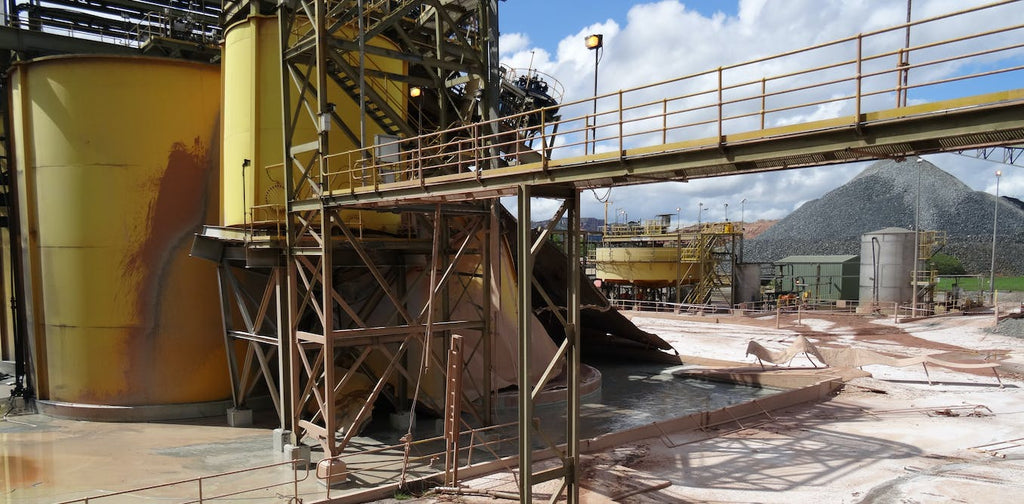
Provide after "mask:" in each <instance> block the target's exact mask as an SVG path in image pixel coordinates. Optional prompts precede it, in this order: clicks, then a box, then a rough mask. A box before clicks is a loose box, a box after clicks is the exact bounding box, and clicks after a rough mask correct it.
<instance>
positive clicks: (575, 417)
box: [565, 191, 582, 504]
mask: <svg viewBox="0 0 1024 504" xmlns="http://www.w3.org/2000/svg"><path fill="white" fill-rule="evenodd" d="M566 207H568V209H569V212H568V219H567V220H568V225H567V226H566V227H567V230H566V237H565V255H566V256H567V264H566V271H567V278H566V297H565V299H566V306H565V311H566V313H565V320H566V325H565V341H566V343H567V348H566V356H565V360H566V375H567V376H568V378H569V379H568V382H569V383H568V387H567V389H566V396H567V397H566V402H567V407H566V412H565V420H566V433H565V441H566V458H565V460H566V464H565V485H566V498H567V500H568V504H577V503H578V502H579V500H580V487H579V462H580V383H581V378H580V376H581V371H582V368H581V366H580V350H581V346H580V273H581V272H580V193H579V191H573V194H572V196H571V197H570V198H567V201H566Z"/></svg>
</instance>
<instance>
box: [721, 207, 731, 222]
mask: <svg viewBox="0 0 1024 504" xmlns="http://www.w3.org/2000/svg"><path fill="white" fill-rule="evenodd" d="M722 206H724V207H725V222H729V204H728V203H722Z"/></svg>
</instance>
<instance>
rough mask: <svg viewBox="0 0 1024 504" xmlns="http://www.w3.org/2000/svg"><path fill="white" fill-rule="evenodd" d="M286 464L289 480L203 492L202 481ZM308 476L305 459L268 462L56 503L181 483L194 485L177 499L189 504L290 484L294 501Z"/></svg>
mask: <svg viewBox="0 0 1024 504" xmlns="http://www.w3.org/2000/svg"><path fill="white" fill-rule="evenodd" d="M286 466H290V467H291V469H292V479H291V480H289V481H282V482H276V483H270V484H265V485H262V486H258V487H249V486H247V487H245V488H244V489H240V490H235V491H231V492H227V493H219V494H215V495H210V494H209V490H208V488H209V487H207V489H206V492H205V493H204V488H203V483H204V482H209V481H210V480H214V479H218V478H224V477H227V476H236V475H245V474H251V473H254V472H256V471H262V470H268V469H275V468H280V467H286ZM300 468H301V469H300ZM300 473H302V478H299V474H300ZM308 477H309V466H308V464H307V463H306V461H304V460H289V461H287V462H279V463H276V464H268V465H263V466H257V467H247V468H245V469H238V470H234V471H227V472H222V473H217V474H210V475H206V476H199V477H196V478H188V479H183V480H178V481H172V482H170V483H161V484H157V485H150V486H145V487H139V488H132V489H130V490H122V491H119V492H111V493H105V494H100V495H93V496H89V497H81V498H78V499H72V500H67V501H62V502H60V503H58V504H77V503H82V504H89V503H90V502H102V501H103V500H104V499H109V498H113V497H123V496H126V495H131V494H137V493H140V492H145V491H149V490H157V489H161V488H170V487H176V486H181V485H190V486H191V485H192V484H194V485H195V486H194V492H195V493H192V494H190V495H191V497H187V498H185V499H188V498H194V500H182V501H179V502H184V503H189V504H191V503H202V502H208V501H214V500H218V499H224V498H227V497H234V496H237V495H242V494H246V493H250V492H255V491H259V490H266V489H270V488H274V487H282V486H285V485H291V486H292V496H293V497H294V500H293V501H294V502H299V487H298V485H299V483H301V482H302V481H305V480H306V479H307V478H308ZM176 498H179V499H180V498H181V496H177V497H176Z"/></svg>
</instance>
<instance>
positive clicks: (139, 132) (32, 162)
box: [9, 56, 230, 417]
mask: <svg viewBox="0 0 1024 504" xmlns="http://www.w3.org/2000/svg"><path fill="white" fill-rule="evenodd" d="M9 79H10V93H11V95H10V103H11V124H12V134H13V144H14V148H13V150H14V153H13V154H14V160H15V163H16V170H17V175H16V179H17V187H18V190H19V194H20V199H21V201H20V210H21V217H20V219H21V225H22V229H23V230H25V231H24V233H23V237H22V242H21V251H22V253H23V254H24V257H25V259H26V260H25V264H26V268H25V269H26V271H25V277H26V284H27V291H28V292H27V293H26V297H27V298H28V299H27V300H26V303H27V308H28V315H29V320H28V329H29V331H30V333H31V334H32V338H31V348H30V351H31V352H32V355H33V377H34V380H35V385H36V389H37V394H38V397H39V399H40V400H41V403H43V404H44V405H46V404H50V405H63V406H66V407H68V408H70V410H67V411H64V412H63V414H64V415H66V416H76V414H75V413H74V406H73V405H75V404H78V405H104V407H109V406H127V407H135V406H154V405H195V404H203V403H207V404H208V402H210V401H217V400H223V399H225V398H227V397H229V396H230V385H229V381H228V376H227V370H226V369H225V367H224V360H225V355H224V352H225V346H224V340H223V337H222V335H221V330H222V329H221V327H222V326H221V320H220V309H219V302H218V299H219V298H218V296H217V285H216V273H215V271H214V265H212V264H210V263H208V262H205V261H197V260H194V259H191V258H189V257H188V252H189V245H190V243H191V238H192V235H193V233H194V232H195V231H197V229H198V228H199V227H200V226H201V225H203V224H207V223H215V222H216V220H217V215H218V208H219V197H218V196H219V188H218V186H219V178H218V170H217V159H218V148H217V144H218V133H219V125H218V119H219V111H220V103H219V102H220V100H219V96H220V91H219V90H220V75H219V69H218V68H217V67H216V66H211V65H205V64H199V63H189V62H183V61H176V60H169V59H158V58H144V57H113V56H71V57H53V58H43V59H38V60H34V61H30V62H27V63H21V64H16V65H15V66H14V68H13V69H12V71H11V73H10V75H9ZM187 409H188V408H186V407H184V406H183V407H182V408H178V409H175V408H169V409H166V410H160V411H161V412H158V413H156V414H155V416H158V417H159V416H188V415H187V412H186V413H185V414H184V415H182V411H185V410H187ZM68 411H70V412H68ZM191 411H193V412H195V410H194V409H193V410H191ZM220 411H223V410H220ZM128 416H132V415H128ZM152 416H153V415H150V417H152ZM193 416H194V415H193Z"/></svg>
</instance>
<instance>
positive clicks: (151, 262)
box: [122, 137, 211, 403]
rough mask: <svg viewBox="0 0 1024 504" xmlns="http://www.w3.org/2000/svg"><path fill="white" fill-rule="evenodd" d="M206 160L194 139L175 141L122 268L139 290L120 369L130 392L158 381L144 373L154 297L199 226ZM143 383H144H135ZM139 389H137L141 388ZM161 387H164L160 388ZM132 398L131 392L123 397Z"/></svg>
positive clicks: (154, 324) (151, 343)
mask: <svg viewBox="0 0 1024 504" xmlns="http://www.w3.org/2000/svg"><path fill="white" fill-rule="evenodd" d="M210 173H211V162H210V153H209V149H208V148H207V147H206V145H204V144H203V142H202V141H201V140H200V138H199V137H196V138H195V139H194V140H193V142H192V145H186V144H185V143H184V142H175V143H173V144H172V145H171V148H170V150H169V152H168V155H167V168H166V170H164V172H163V174H162V175H161V176H160V178H159V179H157V180H155V181H153V183H152V185H153V186H154V187H153V188H154V189H155V190H156V191H157V196H156V198H155V199H154V200H153V203H152V204H151V205H150V207H149V209H148V212H147V216H146V219H145V222H146V223H147V226H146V228H145V229H143V230H140V232H141V234H142V236H143V240H142V241H141V243H140V244H139V246H138V248H137V249H136V250H135V252H134V253H132V254H131V255H130V256H129V257H128V259H127V261H126V264H125V268H124V272H125V274H126V275H129V276H134V277H137V278H140V279H141V282H140V284H139V290H138V291H137V292H136V293H135V294H134V295H135V299H134V312H135V314H136V315H137V316H138V319H139V320H140V323H139V325H138V326H136V327H133V328H132V329H131V330H130V331H129V332H130V334H129V338H128V341H129V342H130V343H129V344H130V348H129V349H128V352H127V353H128V356H129V358H130V359H131V361H130V362H131V363H132V364H129V365H128V366H126V369H125V379H126V380H129V381H126V382H125V383H126V384H127V383H132V384H133V385H131V386H130V388H131V389H132V390H136V391H139V393H140V394H142V395H143V396H144V395H145V391H147V390H152V389H151V387H153V386H160V384H159V383H152V382H154V381H158V377H155V376H152V373H148V372H147V368H148V363H152V362H155V361H156V360H157V359H159V358H160V356H159V355H156V353H157V352H156V348H155V343H156V340H157V333H158V332H159V331H160V325H161V303H162V302H163V301H164V300H162V299H160V293H161V291H162V285H163V283H164V281H165V279H166V276H167V275H168V274H169V273H170V271H169V269H170V266H171V264H172V263H173V262H174V259H175V257H176V253H177V252H178V251H179V249H181V247H183V246H184V244H185V241H187V240H188V239H189V238H190V237H191V236H192V234H193V233H194V232H195V231H196V229H198V227H199V226H201V225H202V224H203V223H204V220H205V216H206V206H207V205H206V203H207V197H208V192H209V190H210V184H209V178H210V177H209V175H210ZM139 380H145V381H146V383H142V384H140V383H138V381H139ZM139 385H142V386H141V387H140V386H139ZM163 385H164V386H166V384H163ZM129 395H133V394H129ZM122 399H128V400H129V401H136V402H139V403H144V402H145V400H146V399H145V397H141V396H140V397H123V398H122Z"/></svg>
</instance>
